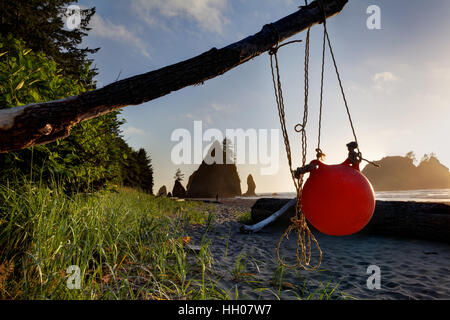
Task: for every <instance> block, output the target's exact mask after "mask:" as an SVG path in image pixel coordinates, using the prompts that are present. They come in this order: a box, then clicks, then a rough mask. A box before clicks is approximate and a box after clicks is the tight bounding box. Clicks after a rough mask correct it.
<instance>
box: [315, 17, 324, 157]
mask: <svg viewBox="0 0 450 320" xmlns="http://www.w3.org/2000/svg"><path fill="white" fill-rule="evenodd" d="M323 24H324V26H325V24H326V19H325V16H324V19H323ZM325 46H326V44H325V32H324V33H323V44H322V73H321V77H320V103H319V134H318V135H317V137H318V138H317V149H316V158H317V160H322V159H323V158H324V157H325V154H324V153H323V152H322V149H321V148H320V142H321V141H320V140H321V133H322V110H323V83H324V74H325Z"/></svg>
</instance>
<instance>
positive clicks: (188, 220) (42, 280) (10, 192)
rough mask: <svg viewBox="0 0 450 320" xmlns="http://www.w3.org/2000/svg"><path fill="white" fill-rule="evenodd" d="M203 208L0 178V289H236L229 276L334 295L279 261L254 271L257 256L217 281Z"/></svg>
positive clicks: (91, 294) (36, 294) (300, 293)
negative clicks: (194, 232)
mask: <svg viewBox="0 0 450 320" xmlns="http://www.w3.org/2000/svg"><path fill="white" fill-rule="evenodd" d="M213 211H214V210H213V208H211V207H209V206H208V205H207V204H203V203H201V202H193V201H189V202H177V201H175V200H172V199H169V198H158V197H154V196H151V195H148V194H144V193H141V192H138V191H135V190H131V189H122V190H120V192H97V193H93V194H76V195H72V196H68V195H66V194H64V193H63V192H62V191H61V189H60V188H59V187H58V186H54V187H53V188H48V187H44V186H40V185H35V184H33V183H29V182H25V183H23V184H22V186H18V185H17V183H16V185H15V186H14V187H12V186H8V185H3V186H0V299H82V300H84V299H108V300H109V299H113V300H114V299H156V300H171V299H242V298H245V297H244V296H242V295H241V294H240V293H239V289H238V286H239V287H240V288H242V287H243V286H244V287H245V286H249V287H250V288H253V291H254V292H261V293H262V292H265V291H268V292H270V293H271V294H273V297H274V298H276V299H280V297H281V296H282V295H283V296H284V295H285V294H286V293H289V292H291V293H292V294H294V295H295V297H297V298H298V299H333V298H338V299H339V298H342V295H341V294H340V293H339V292H338V290H337V287H334V288H332V287H330V284H328V285H327V286H324V287H323V288H321V289H319V290H316V291H315V292H310V291H309V290H308V288H307V283H306V280H304V281H303V286H302V287H300V286H298V285H295V286H294V285H293V284H290V283H288V282H286V281H284V280H283V277H284V276H285V273H286V270H282V269H277V271H276V272H275V274H274V278H273V281H272V283H269V282H270V281H269V282H267V281H264V280H263V279H260V278H259V273H260V270H259V263H260V261H257V260H256V259H254V258H253V257H252V256H249V255H243V254H241V255H239V256H238V257H237V258H236V262H235V266H234V268H232V270H230V276H231V278H232V279H231V281H233V282H234V283H235V284H236V287H235V290H234V292H227V291H225V290H223V289H222V288H220V287H219V286H218V283H219V281H220V280H222V278H223V277H222V276H220V275H218V274H217V273H216V272H215V270H214V259H213V257H212V254H211V251H210V246H211V240H210V239H209V237H208V232H209V231H210V230H211V229H212V228H213V220H214V216H213V215H212V214H208V212H213ZM195 224H200V225H203V227H205V228H204V229H205V230H206V231H205V232H204V235H203V237H202V238H201V243H200V249H199V250H190V249H189V248H188V246H186V244H187V243H188V242H189V241H190V238H189V234H188V233H187V232H188V231H187V230H188V228H187V227H188V226H192V225H195ZM230 233H231V229H230V230H229V233H228V237H227V239H226V241H227V250H228V245H229V238H230ZM230 245H232V244H231V243H230ZM226 255H227V251H226V252H225V256H226ZM70 266H76V268H78V270H79V271H80V282H81V283H80V289H69V288H68V286H67V282H68V280H70V279H71V278H72V276H73V274H72V272H73V271H71V270H70V269H68V268H69V267H70ZM300 280H301V279H300Z"/></svg>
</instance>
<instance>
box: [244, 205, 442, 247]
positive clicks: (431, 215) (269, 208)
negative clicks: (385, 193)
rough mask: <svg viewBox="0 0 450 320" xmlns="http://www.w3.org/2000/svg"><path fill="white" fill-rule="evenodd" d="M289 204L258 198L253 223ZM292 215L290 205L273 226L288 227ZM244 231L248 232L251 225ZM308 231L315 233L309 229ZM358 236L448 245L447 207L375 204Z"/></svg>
mask: <svg viewBox="0 0 450 320" xmlns="http://www.w3.org/2000/svg"><path fill="white" fill-rule="evenodd" d="M289 201H291V200H290V199H274V198H263V199H259V200H258V201H257V202H256V203H255V204H254V205H253V207H252V210H251V215H252V222H253V223H255V224H257V223H260V222H261V221H264V220H265V219H267V218H268V217H270V216H271V215H272V214H273V213H274V212H275V211H277V210H279V209H281V208H282V207H283V206H286V204H287V203H289ZM294 204H295V202H294ZM294 214H295V210H294V206H291V207H290V208H289V209H288V210H287V211H286V212H285V213H284V214H283V215H282V216H280V217H279V218H278V219H277V220H276V221H275V222H273V223H274V224H277V225H280V226H287V225H288V224H289V223H290V218H291V217H293V216H294ZM247 228H250V229H251V226H249V227H247ZM311 229H312V230H314V228H312V227H311ZM259 230H260V229H259ZM316 231H317V230H316ZM254 232H257V231H254ZM359 233H360V234H373V235H387V236H395V237H407V238H411V239H424V240H432V241H440V242H446V243H450V204H445V203H427V202H401V201H377V202H376V206H375V212H374V214H373V217H372V220H371V221H370V222H369V223H368V225H367V226H366V227H365V228H364V229H363V230H361V231H360V232H359Z"/></svg>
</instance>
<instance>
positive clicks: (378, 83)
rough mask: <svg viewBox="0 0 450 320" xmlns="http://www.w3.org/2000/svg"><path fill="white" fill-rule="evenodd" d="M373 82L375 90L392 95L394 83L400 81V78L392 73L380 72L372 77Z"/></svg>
mask: <svg viewBox="0 0 450 320" xmlns="http://www.w3.org/2000/svg"><path fill="white" fill-rule="evenodd" d="M372 81H373V83H374V88H375V89H377V90H381V91H384V92H386V93H391V92H392V85H393V83H395V82H397V81H399V78H398V77H397V76H396V75H395V74H393V73H392V72H380V73H375V74H374V75H373V76H372Z"/></svg>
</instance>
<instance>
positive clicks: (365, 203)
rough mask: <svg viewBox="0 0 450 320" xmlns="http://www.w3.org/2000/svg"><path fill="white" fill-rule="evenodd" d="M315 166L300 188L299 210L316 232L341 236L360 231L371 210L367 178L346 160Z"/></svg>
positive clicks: (371, 213)
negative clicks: (301, 191)
mask: <svg viewBox="0 0 450 320" xmlns="http://www.w3.org/2000/svg"><path fill="white" fill-rule="evenodd" d="M312 163H314V164H316V165H317V168H316V169H315V170H313V171H312V172H311V173H310V176H309V178H308V180H307V181H306V183H305V185H304V187H303V193H302V199H301V204H302V209H303V212H304V214H305V217H306V219H308V221H309V222H310V223H311V224H312V225H313V226H314V227H315V228H316V229H317V230H319V231H320V232H322V233H325V234H328V235H333V236H345V235H350V234H353V233H355V232H358V231H360V230H361V229H362V228H364V227H365V226H366V225H367V223H368V222H369V221H370V219H371V218H372V215H373V211H374V210H375V196H374V192H373V188H372V185H371V184H370V182H369V180H367V178H366V177H365V176H364V175H363V174H362V173H361V172H360V171H359V165H354V164H352V163H351V161H350V160H349V159H347V160H346V161H345V162H343V163H342V164H338V165H326V164H324V163H322V162H320V161H317V160H315V161H313V162H312Z"/></svg>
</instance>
